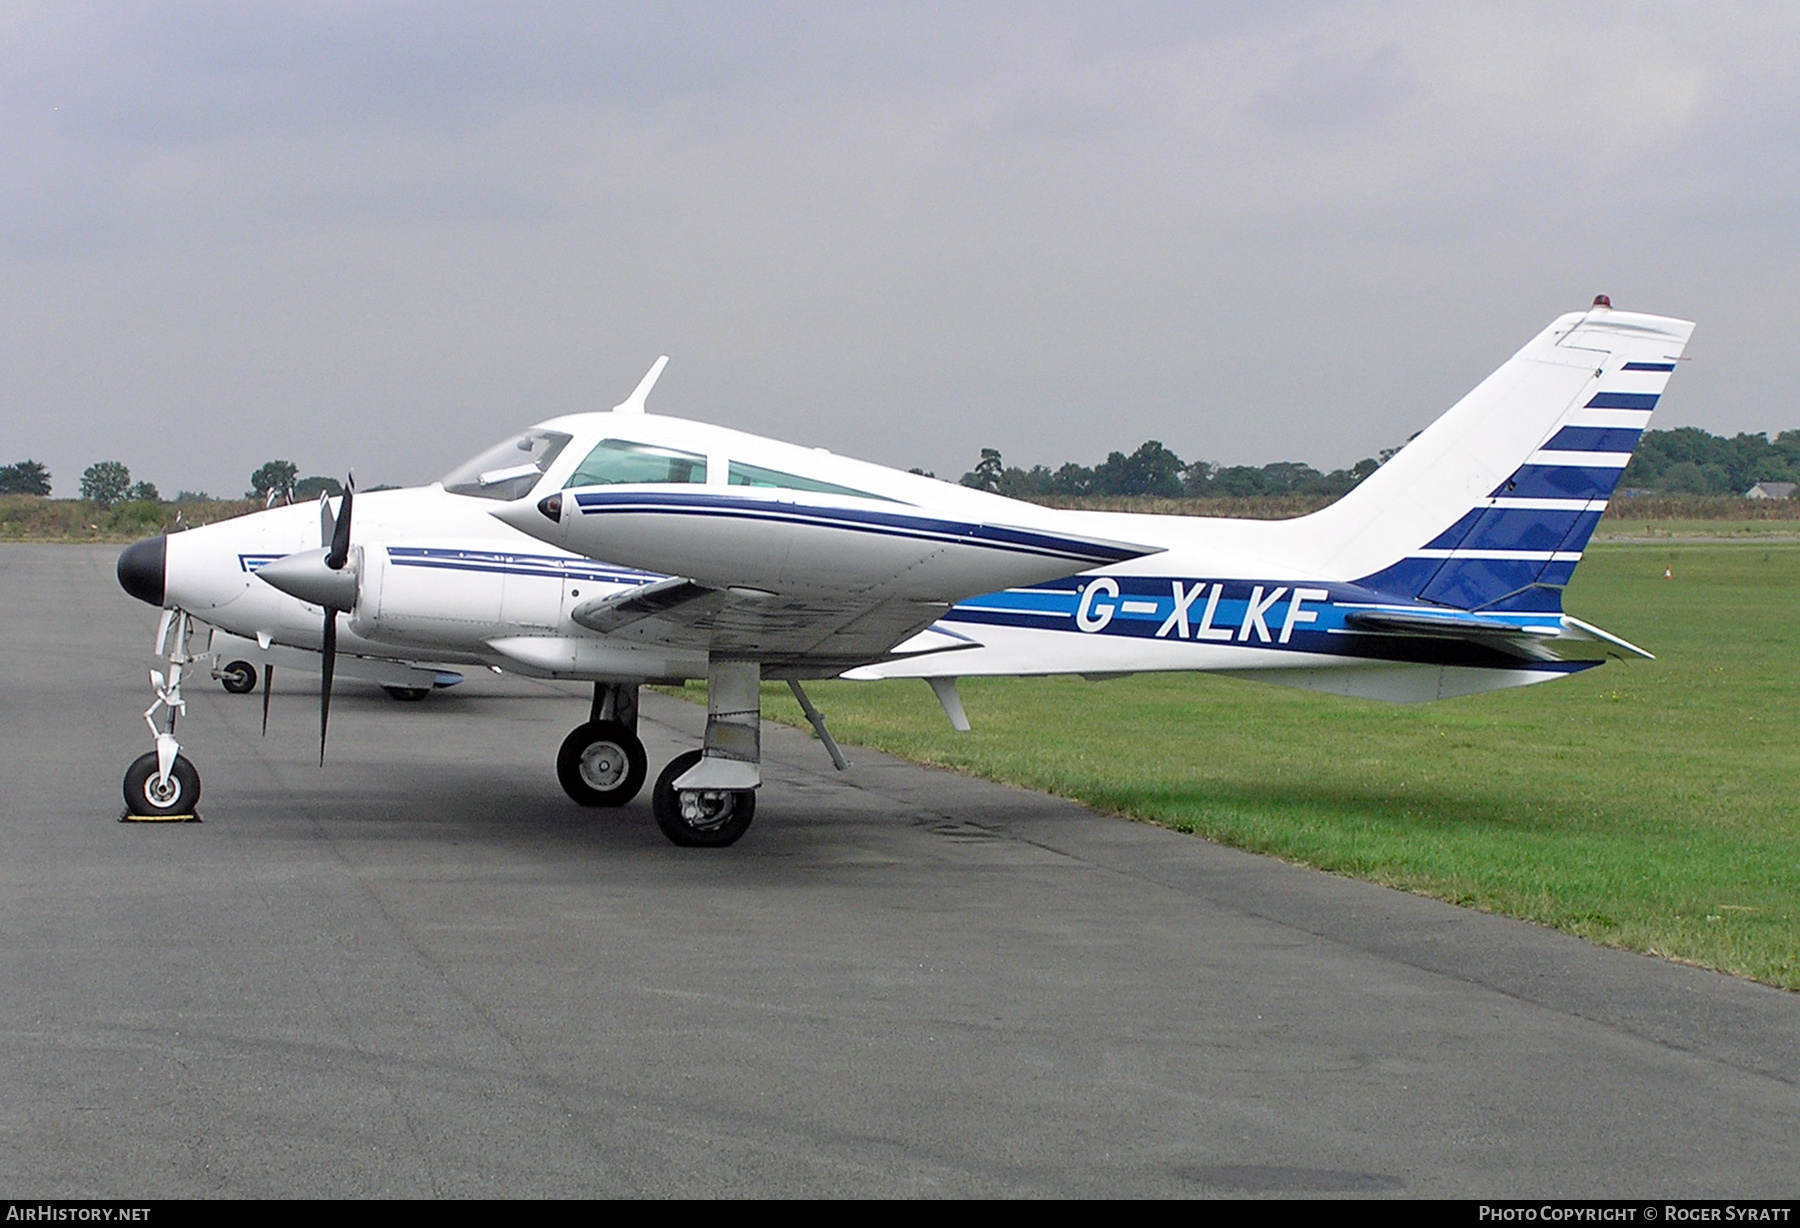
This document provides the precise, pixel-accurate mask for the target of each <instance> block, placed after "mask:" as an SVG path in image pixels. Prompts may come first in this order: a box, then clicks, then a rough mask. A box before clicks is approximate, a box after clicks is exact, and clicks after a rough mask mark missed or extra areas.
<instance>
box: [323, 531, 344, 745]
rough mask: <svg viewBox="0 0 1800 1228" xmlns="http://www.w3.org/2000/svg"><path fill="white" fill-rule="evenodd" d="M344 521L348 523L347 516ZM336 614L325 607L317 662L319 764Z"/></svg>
mask: <svg viewBox="0 0 1800 1228" xmlns="http://www.w3.org/2000/svg"><path fill="white" fill-rule="evenodd" d="M344 523H346V524H347V523H349V520H348V517H346V518H345V522H344ZM337 616H338V612H337V611H336V610H334V609H332V608H331V607H330V606H326V607H325V643H324V644H323V645H321V647H322V649H323V659H322V660H321V661H320V663H319V766H320V767H324V766H325V731H326V730H327V729H328V728H329V727H330V725H331V676H332V674H333V673H335V672H336V671H337Z"/></svg>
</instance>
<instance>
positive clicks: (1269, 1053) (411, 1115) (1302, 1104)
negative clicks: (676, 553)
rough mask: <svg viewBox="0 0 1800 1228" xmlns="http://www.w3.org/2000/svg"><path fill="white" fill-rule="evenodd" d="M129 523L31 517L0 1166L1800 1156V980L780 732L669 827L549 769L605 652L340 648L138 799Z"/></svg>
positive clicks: (1388, 1182) (834, 1177)
mask: <svg viewBox="0 0 1800 1228" xmlns="http://www.w3.org/2000/svg"><path fill="white" fill-rule="evenodd" d="M116 553H117V549H116V548H105V547H102V548H93V547H59V546H43V545H9V546H0V576H3V577H4V584H3V585H0V611H4V615H5V617H4V625H5V627H6V630H7V649H6V653H5V658H4V660H5V669H4V670H3V671H0V714H3V717H4V719H3V721H0V775H3V777H4V781H5V790H4V795H3V796H4V807H3V813H4V820H5V821H4V823H3V824H0V935H3V938H4V940H3V942H0V1188H4V1189H5V1190H6V1191H7V1192H8V1194H9V1195H10V1196H14V1197H30V1198H78V1197H129V1198H178V1197H191V1196H208V1195H219V1196H241V1197H257V1196H287V1195H327V1196H331V1195H339V1196H512V1195H523V1196H537V1195H546V1196H555V1195H576V1196H580V1195H645V1196H659V1195H899V1196H956V1195H1095V1196H1099V1195H1150V1196H1189V1195H1201V1196H1206V1195H1242V1194H1258V1193H1265V1194H1267V1193H1273V1194H1295V1193H1299V1194H1321V1193H1331V1194H1345V1195H1352V1196H1356V1195H1363V1196H1367V1195H1374V1196H1407V1195H1425V1196H1502V1197H1554V1196H1593V1197H1602V1196H1619V1197H1630V1198H1651V1197H1782V1196H1792V1195H1793V1194H1794V1193H1795V1191H1796V1186H1797V1185H1800V1179H1797V1178H1796V1175H1795V1174H1796V1173H1797V1172H1800V1163H1797V1159H1800V1144H1797V1142H1796V1140H1800V997H1797V996H1795V995H1790V994H1783V993H1780V992H1777V991H1774V990H1770V989H1767V988H1764V987H1762V986H1758V985H1754V984H1749V983H1745V982H1742V981H1737V980H1734V979H1731V978H1728V977H1724V976H1718V975H1715V974H1712V973H1708V972H1703V971H1700V970H1697V969H1693V968H1687V967H1682V966H1679V965H1675V964H1671V963H1666V962H1663V961H1659V960H1655V959H1650V958H1646V957H1641V956H1635V955H1629V954H1624V953H1621V952H1616V951H1605V950H1600V949H1597V948H1593V947H1590V946H1588V945H1586V944H1584V943H1581V942H1579V941H1576V940H1574V939H1570V938H1567V937H1564V936H1562V935H1559V934H1556V933H1553V932H1550V931H1546V930H1543V929H1539V928H1537V927H1534V926H1530V925H1526V924H1523V923H1519V922H1515V921H1509V920H1506V919H1503V918H1498V917H1491V916H1484V915H1481V914H1477V913H1471V912H1467V911H1464V910H1460V909H1456V908H1453V907H1450V906H1447V905H1443V904H1439V903H1436V902H1433V901H1429V900H1422V899H1417V898H1414V897H1411V896H1407V895H1403V894H1400V893H1397V892H1392V891H1386V890H1383V889H1380V888H1377V887H1372V886H1368V885H1366V884H1362V883H1356V882H1351V881H1349V880H1345V879H1340V878H1335V877H1332V876H1329V875H1324V874H1318V873H1315V872H1312V871H1308V870H1303V869H1299V868H1297V867H1293V866H1288V865H1284V864H1281V863H1279V862H1275V861H1272V860H1269V859H1265V858H1258V857H1252V856H1249V855H1246V854H1242V853H1237V852H1233V851H1231V850H1228V849H1223V848H1220V847H1218V846H1216V845H1211V844H1208V843H1205V842H1204V841H1200V840H1196V839H1192V838H1190V837H1186V836H1181V835H1176V834H1173V833H1169V832H1166V831H1162V830H1158V829H1155V828H1151V827H1148V826H1143V825H1139V824H1133V823H1128V822H1122V821H1118V820H1114V819H1108V818H1104V817H1101V816H1097V815H1095V814H1093V813H1091V812H1089V811H1086V810H1084V809H1082V808H1080V807H1078V806H1075V805H1072V804H1069V803H1066V802H1060V801H1056V800H1053V799H1048V798H1044V797H1041V796H1038V795H1034V794H1029V793H1023V792H1020V791H1017V790H1013V789H1007V788H1003V787H1000V786H996V785H990V784H986V783H982V782H978V781H971V780H967V779H963V778H960V777H957V776H954V775H949V774H946V773H941V772H934V771H928V770H926V769H922V768H919V767H915V766H911V765H908V764H905V763H902V762H899V761H897V760H893V759H890V758H887V757H884V756H880V755H875V754H871V753H868V752H855V753H853V755H852V758H853V759H855V760H856V761H857V766H856V767H855V768H853V769H852V770H851V771H850V772H847V773H844V774H841V775H840V774H837V773H834V772H833V771H832V770H831V768H830V765H829V764H828V762H827V761H826V758H825V756H824V754H823V753H822V752H821V751H820V749H819V748H818V746H817V744H816V743H814V742H812V741H811V740H810V738H809V737H808V736H806V735H804V734H801V733H799V732H795V731H791V730H787V729H782V728H777V727H774V726H770V727H768V729H767V732H766V733H765V749H766V754H767V763H766V774H767V778H768V783H767V784H766V785H765V787H764V789H763V792H762V796H761V800H760V802H759V808H758V817H757V820H756V823H755V825H754V826H753V827H752V828H751V830H750V832H749V834H748V835H747V836H746V837H745V838H744V839H743V841H742V842H741V843H739V844H738V845H737V846H735V847H733V848H730V849H726V850H684V849H678V848H675V847H674V846H672V845H670V844H668V843H667V842H666V841H665V840H664V839H663V838H662V836H661V835H660V834H659V833H658V832H657V830H656V828H655V826H654V824H653V823H652V822H651V820H650V816H649V811H648V805H647V798H645V799H640V800H639V801H638V802H636V803H634V804H633V805H632V806H630V807H628V808H626V809H625V810H623V811H621V812H611V813H608V812H591V811H584V810H581V809H580V808H578V807H576V806H574V805H573V804H572V803H570V802H568V801H567V800H566V799H565V798H564V796H563V794H562V792H561V790H560V789H559V788H558V787H557V784H556V780H555V777H554V773H553V771H552V759H553V756H554V754H555V749H556V746H557V744H558V742H559V741H560V740H561V738H562V736H563V734H564V733H565V732H566V731H567V730H568V729H569V728H570V727H572V726H573V725H574V724H576V723H577V722H578V721H579V720H581V719H583V717H584V715H585V711H586V700H585V698H584V697H583V696H582V694H581V690H580V688H577V687H573V686H565V685H556V684H546V683H539V682H533V681H530V680H525V679H518V678H511V677H507V678H494V677H489V676H478V677H473V678H471V680H470V682H469V683H467V684H466V685H465V686H463V687H460V688H457V689H456V690H455V691H452V692H447V693H442V694H438V695H435V696H433V697H432V698H431V699H429V700H427V701H426V702H424V703H420V704H397V703H394V702H392V701H390V700H388V699H387V698H386V697H385V696H383V695H381V693H380V692H378V691H375V690H374V689H373V688H367V687H362V686H358V685H356V684H354V683H345V684H343V685H342V686H341V688H340V690H339V693H338V695H337V697H336V699H335V700H334V703H333V710H332V743H331V757H330V760H329V762H328V763H327V764H326V766H325V767H324V768H320V767H318V766H317V763H316V757H317V742H316V738H317V724H316V722H317V711H316V704H317V697H316V684H315V683H314V682H313V680H311V679H297V678H292V677H289V678H283V677H281V676H280V671H278V677H277V688H276V694H275V697H274V699H275V704H274V719H273V721H272V725H271V729H270V733H269V736H268V737H267V738H266V739H264V738H260V737H259V736H258V733H257V724H258V717H259V711H260V705H259V697H257V696H234V695H228V694H226V693H224V692H223V691H222V690H221V689H219V688H218V687H217V686H216V685H215V684H211V683H207V682H197V683H195V684H194V685H192V686H191V687H190V688H189V692H188V695H189V714H188V717H187V719H186V720H185V722H184V723H183V725H182V729H181V732H182V735H183V741H184V744H185V745H186V747H187V751H188V753H189V754H190V755H191V756H192V758H193V760H194V762H195V764H196V765H197V766H198V768H199V770H200V773H201V776H202V779H203V782H204V794H203V798H202V804H201V807H200V809H201V812H202V814H203V815H204V818H205V822H203V823H200V824H147V825H128V824H121V823H119V822H117V821H116V820H117V817H118V815H119V812H120V810H121V806H120V796H119V781H120V775H121V773H122V772H123V770H124V768H125V766H126V764H127V763H129V762H130V760H131V759H132V758H134V757H135V756H137V755H138V754H140V753H142V752H143V751H144V750H146V749H148V747H149V745H150V742H149V735H148V732H147V731H146V730H145V728H144V724H143V721H142V718H141V715H140V714H141V713H142V711H143V709H144V708H145V706H146V705H147V704H148V703H149V701H150V693H149V688H148V683H147V680H146V672H145V671H146V670H147V669H148V668H149V666H150V665H151V664H152V660H151V658H150V655H149V641H150V637H151V632H152V629H153V627H154V625H155V618H156V614H155V611H154V610H151V609H148V608H147V607H145V606H142V605H140V604H138V603H136V602H134V601H132V600H131V599H130V598H128V597H126V596H125V595H124V594H123V593H122V592H120V591H119V589H118V587H117V585H116V584H115V582H114V579H113V572H112V569H113V559H114V557H115V556H116ZM702 715H703V714H702V713H701V712H700V711H699V710H698V709H697V708H693V707H691V706H689V705H685V704H681V703H679V702H676V701H672V700H667V699H662V698H651V699H649V700H648V702H647V704H646V716H645V721H644V729H643V732H644V735H645V741H646V743H647V745H648V747H649V749H650V755H651V770H652V772H654V771H656V770H657V769H658V768H659V767H660V765H661V763H662V762H664V761H665V760H666V759H667V758H668V757H670V756H671V755H672V754H674V753H675V752H676V751H678V750H681V749H685V748H686V747H688V746H691V745H693V742H694V739H695V737H696V735H697V733H698V730H699V727H700V724H701V721H702ZM972 715H973V716H974V717H975V719H977V720H978V719H980V714H979V713H974V714H972Z"/></svg>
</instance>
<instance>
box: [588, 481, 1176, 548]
mask: <svg viewBox="0 0 1800 1228" xmlns="http://www.w3.org/2000/svg"><path fill="white" fill-rule="evenodd" d="M575 502H576V503H577V505H579V507H580V508H581V512H582V514H583V515H584V516H596V515H607V514H614V513H635V514H644V513H652V514H658V515H666V516H702V517H714V518H719V519H726V520H753V521H755V520H760V521H766V522H770V523H774V524H787V525H795V526H800V527H807V528H819V529H830V530H836V531H839V532H852V533H867V534H873V535H876V536H882V537H905V538H913V539H916V540H919V541H930V542H956V543H961V544H964V545H979V546H982V547H985V548H987V549H990V550H1002V551H1006V552H1008V553H1011V554H1034V555H1047V556H1049V557H1051V558H1059V559H1066V560H1068V561H1069V562H1072V563H1086V564H1088V565H1090V566H1092V565H1095V564H1100V563H1120V562H1124V561H1125V560H1127V559H1133V558H1137V557H1139V555H1140V554H1141V553H1142V552H1141V551H1137V550H1131V549H1123V548H1119V547H1113V546H1106V545H1102V544H1100V543H1098V542H1088V541H1079V540H1075V539H1071V538H1063V537H1057V536H1054V535H1052V534H1048V533H1034V532H1031V531H1029V530H1024V529H1011V528H1002V527H997V526H994V525H985V524H975V523H972V522H968V521H956V520H939V519H934V518H930V517H925V516H906V515H901V514H899V513H895V512H885V511H872V510H864V509H861V508H843V507H807V506H802V505H800V504H774V503H769V502H765V501H763V500H760V499H735V498H730V497H725V496H718V495H710V496H709V495H698V496H696V495H683V494H667V495H663V494H632V495H613V494H578V495H576V496H575Z"/></svg>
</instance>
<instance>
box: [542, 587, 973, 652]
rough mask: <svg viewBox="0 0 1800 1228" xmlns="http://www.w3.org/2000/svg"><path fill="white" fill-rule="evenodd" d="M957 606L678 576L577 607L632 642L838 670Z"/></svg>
mask: <svg viewBox="0 0 1800 1228" xmlns="http://www.w3.org/2000/svg"><path fill="white" fill-rule="evenodd" d="M948 608H949V606H948V603H946V602H940V601H918V600H910V599H904V598H896V597H888V598H879V597H876V598H872V599H871V598H870V597H868V596H866V595H859V596H847V597H844V598H839V599H828V598H821V597H807V598H800V597H791V596H782V595H778V594H775V593H770V592H766V591H763V590H760V589H754V588H745V587H736V588H719V587H714V586H711V585H706V584H700V583H697V582H695V581H693V580H688V579H685V578H682V577H679V576H677V577H671V578H670V579H667V580H659V581H657V582H655V583H654V584H647V585H644V586H643V587H642V588H638V589H633V590H631V591H629V592H625V593H615V594H613V595H610V596H607V597H601V598H597V599H595V600H593V601H589V602H586V603H585V604H583V605H581V606H578V607H577V608H576V609H575V610H573V611H572V612H571V615H570V616H571V617H572V618H573V619H574V620H575V621H576V622H577V623H579V624H580V625H581V626H583V627H586V628H587V629H588V630H590V631H597V632H600V633H601V634H603V635H606V636H609V637H611V638H613V639H615V640H621V641H624V642H627V643H634V644H643V645H657V646H662V647H669V648H677V649H686V650H689V651H695V652H709V653H718V654H720V655H723V656H742V657H752V658H754V659H756V660H759V661H762V662H763V663H764V664H765V665H766V666H773V667H775V668H776V669H777V671H781V670H784V669H785V671H786V672H791V673H795V674H808V675H818V676H829V675H832V674H836V673H839V672H841V671H843V670H845V669H849V668H851V667H852V666H856V665H863V664H868V663H870V662H873V661H880V660H885V659H888V658H889V657H890V656H893V655H903V654H895V653H892V652H891V650H892V649H893V648H894V646H895V645H899V644H901V643H902V642H903V641H908V640H911V639H912V638H913V637H915V636H917V635H918V634H919V633H920V632H922V631H924V630H926V629H927V628H929V627H930V626H931V624H932V623H934V622H936V621H937V619H938V618H939V617H940V616H941V615H942V614H943V613H944V612H945V610H947V609H948ZM909 647H910V645H909ZM975 647H979V645H978V644H977V643H976V641H974V640H971V639H968V638H967V637H965V636H960V635H955V634H953V633H946V634H943V635H939V636H934V637H931V638H930V639H928V641H927V642H926V643H922V644H920V645H919V646H918V648H917V650H918V651H947V650H955V649H957V648H975Z"/></svg>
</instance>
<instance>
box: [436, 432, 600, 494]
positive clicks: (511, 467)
mask: <svg viewBox="0 0 1800 1228" xmlns="http://www.w3.org/2000/svg"><path fill="white" fill-rule="evenodd" d="M569 439H570V436H568V435H565V434H563V433H562V432H561V431H526V432H525V433H524V434H522V435H514V436H512V437H511V438H509V439H506V440H503V441H501V442H500V443H497V444H495V445H494V446H493V447H491V448H489V449H488V450H487V451H486V452H483V453H482V454H481V455H480V456H477V457H476V458H475V459H474V460H471V461H466V462H464V463H463V464H461V465H458V466H457V467H456V468H455V469H452V470H451V471H450V472H449V473H447V474H445V475H444V478H443V485H444V489H445V490H447V491H449V492H450V493H451V494H453V495H474V496H475V497H476V498H478V499H504V500H506V501H508V502H510V501H512V500H514V499H522V498H524V497H525V496H526V495H528V494H530V493H531V488H532V487H533V486H536V485H537V483H538V479H539V478H541V477H543V476H544V470H546V469H548V468H549V467H550V462H551V461H554V460H555V459H556V458H557V457H558V456H559V455H560V454H561V453H562V450H563V448H564V447H566V446H567V445H568V442H569Z"/></svg>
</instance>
